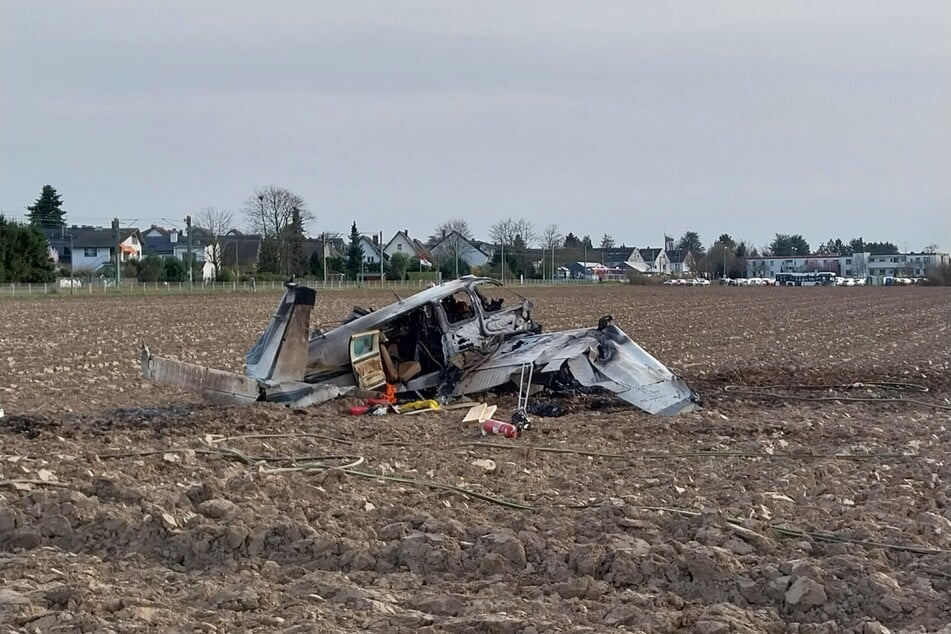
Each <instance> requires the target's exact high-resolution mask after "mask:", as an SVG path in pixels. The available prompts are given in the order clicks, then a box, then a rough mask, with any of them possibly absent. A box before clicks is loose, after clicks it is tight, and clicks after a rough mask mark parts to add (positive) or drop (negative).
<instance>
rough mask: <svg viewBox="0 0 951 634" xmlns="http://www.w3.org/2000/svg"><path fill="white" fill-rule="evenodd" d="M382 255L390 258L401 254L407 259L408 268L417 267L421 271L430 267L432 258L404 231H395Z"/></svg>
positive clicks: (421, 244) (419, 243) (423, 247)
mask: <svg viewBox="0 0 951 634" xmlns="http://www.w3.org/2000/svg"><path fill="white" fill-rule="evenodd" d="M383 253H384V255H385V256H386V257H387V258H391V257H393V256H394V255H396V254H397V253H402V254H403V255H405V256H406V257H408V258H409V261H410V268H413V269H415V268H416V267H417V266H418V267H419V268H421V269H424V268H426V269H428V268H430V267H432V265H433V264H432V259H433V256H432V255H431V254H430V253H429V251H428V250H427V249H426V247H425V246H423V243H422V242H420V241H419V240H416V239H415V238H411V237H410V235H409V232H408V231H407V230H406V229H403V230H402V231H397V232H396V233H395V234H394V235H393V237H392V238H390V241H389V242H387V243H386V246H384V247H383Z"/></svg>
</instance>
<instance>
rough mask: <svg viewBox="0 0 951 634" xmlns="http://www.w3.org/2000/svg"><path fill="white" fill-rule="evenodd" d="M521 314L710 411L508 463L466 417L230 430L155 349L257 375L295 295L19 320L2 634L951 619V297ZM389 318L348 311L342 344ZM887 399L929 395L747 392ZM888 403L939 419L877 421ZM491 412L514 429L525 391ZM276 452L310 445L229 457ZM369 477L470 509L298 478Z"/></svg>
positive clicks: (327, 411)
mask: <svg viewBox="0 0 951 634" xmlns="http://www.w3.org/2000/svg"><path fill="white" fill-rule="evenodd" d="M523 292H524V293H525V294H531V295H532V296H533V297H534V298H535V299H536V306H537V309H536V316H537V318H538V319H539V320H540V321H541V322H542V323H544V325H545V327H546V329H557V328H565V327H578V326H583V325H591V324H594V323H596V321H597V318H598V317H600V316H601V315H603V314H612V315H613V316H614V318H615V322H616V323H617V324H618V325H620V326H621V327H622V328H624V329H625V330H626V331H627V332H628V333H629V334H630V335H631V336H632V337H633V338H634V340H635V341H638V342H639V343H640V344H641V345H643V346H644V347H645V348H646V349H647V350H648V351H649V352H651V353H652V354H654V355H655V356H656V357H657V358H658V359H660V360H661V361H662V362H664V363H666V364H667V365H668V366H669V367H671V368H672V369H674V370H675V371H678V372H679V373H681V374H682V375H683V376H684V377H685V378H686V379H687V381H688V383H690V384H691V386H692V387H694V389H696V390H697V391H698V392H700V393H701V394H702V396H703V397H704V398H705V408H704V410H703V411H700V412H697V413H693V414H688V415H682V416H679V417H676V418H672V419H662V418H653V417H650V416H647V415H645V414H642V413H640V412H638V411H635V410H632V409H627V408H621V407H617V406H616V405H615V404H614V403H613V402H612V401H610V400H609V399H606V398H602V397H598V396H592V395H579V396H576V397H572V398H571V399H568V401H567V404H568V405H569V406H570V408H571V411H570V413H569V414H568V415H566V416H564V417H561V418H541V417H534V419H533V422H534V425H533V428H532V429H531V430H529V431H528V432H527V433H526V435H525V436H523V437H522V438H521V439H519V440H514V441H513V440H505V439H501V438H499V437H495V438H491V439H489V441H490V442H492V443H493V444H494V445H501V447H499V446H485V445H482V444H478V443H480V442H482V441H484V440H485V439H482V438H480V437H479V435H478V433H477V430H476V428H475V427H473V426H471V425H468V424H463V423H462V422H461V419H462V412H459V411H443V412H438V413H426V414H419V415H414V416H403V417H398V416H394V415H390V416H386V417H350V416H347V415H344V414H343V412H344V410H345V408H346V407H347V406H349V405H351V404H353V403H354V402H355V401H353V400H346V399H345V400H341V401H336V402H332V403H328V404H325V405H323V406H320V407H315V408H312V409H308V410H306V411H304V410H288V409H284V408H280V407H277V406H272V405H258V406H254V407H249V408H233V407H217V406H207V405H204V404H201V403H200V402H198V401H197V400H196V399H195V398H194V397H193V396H191V395H188V394H182V393H179V392H177V391H174V390H168V389H165V388H161V387H157V386H152V385H149V384H147V383H144V382H143V381H142V380H141V379H140V378H139V376H138V374H137V366H136V361H135V357H136V347H137V345H138V342H139V341H140V340H142V339H144V340H146V341H148V342H149V343H150V345H151V346H152V347H153V350H155V351H156V352H158V353H161V354H166V355H170V356H174V357H177V358H180V359H185V360H190V361H195V362H198V363H203V364H208V365H214V366H217V367H222V368H230V369H240V367H241V361H242V357H243V354H244V351H245V349H246V348H247V346H248V345H249V343H250V342H251V340H252V339H253V338H254V337H255V336H256V335H257V333H258V331H259V330H260V329H261V328H262V327H263V325H264V323H265V322H266V320H267V318H268V316H269V315H270V313H271V311H272V310H273V305H274V303H275V302H276V298H277V296H276V295H256V296H254V295H241V294H238V295H218V296H193V297H184V296H169V297H123V298H105V299H103V298H96V299H89V298H78V299H63V298H58V299H42V300H16V301H5V302H2V303H0V311H2V314H3V319H2V322H0V388H2V389H3V392H2V396H0V405H2V406H3V407H4V408H5V409H6V418H3V419H0V481H2V483H3V485H2V486H0V629H3V630H4V631H7V630H10V631H30V632H33V631H41V632H42V631H132V630H136V631H146V630H153V631H167V630H170V629H174V630H186V631H192V630H194V631H210V632H215V631H219V632H226V631H235V630H239V629H256V630H258V631H287V632H310V631H314V632H322V631H353V630H359V629H373V630H380V631H387V632H392V631H407V632H408V631H417V632H419V631H423V632H428V631H432V632H436V631H451V632H460V631H478V632H545V631H571V632H587V631H604V630H611V629H619V628H624V629H626V630H628V631H649V632H656V631H681V630H688V631H693V632H699V633H705V634H713V633H717V632H759V631H767V632H883V631H885V628H891V629H911V630H913V631H924V630H929V631H932V630H937V629H940V628H942V627H947V626H948V624H949V623H951V501H949V495H951V489H949V486H951V472H949V443H951V430H949V427H951V425H949V423H951V413H949V409H948V404H949V400H948V399H949V397H951V327H949V323H951V301H949V299H951V297H949V294H948V292H947V290H945V289H925V288H910V289H905V288H901V289H888V288H886V289H883V288H854V289H846V288H841V289H839V288H836V289H824V288H823V289H785V288H755V289H744V288H716V287H714V288H706V289H704V288H663V289H660V288H656V289H655V288H645V287H632V286H610V287H609V286H603V287H598V286H592V287H585V288H569V289H552V288H543V289H538V290H535V289H530V290H526V291H523ZM391 297H392V295H391V294H390V293H383V294H380V293H371V292H335V293H333V292H328V293H321V294H319V296H318V308H317V315H316V320H315V321H318V322H323V323H324V324H331V323H332V322H333V320H334V319H335V318H338V317H339V316H341V315H342V314H344V313H345V312H346V311H347V310H348V309H349V307H350V306H352V305H353V304H375V305H377V306H379V305H381V304H383V303H385V302H387V301H389V298H391ZM857 381H862V382H864V383H866V384H868V383H871V382H876V381H878V382H883V381H900V382H905V383H915V384H919V385H922V386H925V387H927V388H928V390H929V391H928V392H923V393H918V392H909V391H907V390H904V391H895V390H890V389H884V388H881V387H878V386H868V385H866V386H865V387H862V388H857V389H853V390H804V389H794V390H790V389H788V388H785V387H780V388H771V389H770V391H771V392H772V393H781V394H784V395H788V396H791V397H803V398H815V397H818V398H823V399H829V398H832V397H835V398H836V399H837V400H793V399H789V398H783V399H775V398H773V399H760V398H756V397H753V396H749V395H741V394H736V393H730V392H726V391H724V388H725V387H726V386H727V385H728V384H741V385H745V386H761V387H762V386H767V385H776V384H781V385H788V384H847V383H848V384H851V383H854V382H857ZM871 397H891V398H905V399H914V400H916V401H920V403H909V402H904V403H902V402H881V403H868V402H861V401H852V400H847V399H849V398H871ZM488 399H489V400H490V401H492V402H498V403H499V404H500V406H501V407H500V412H506V413H508V412H509V411H510V410H511V407H512V404H513V398H512V396H511V395H507V394H501V395H490V396H489V397H488ZM929 404H932V405H938V406H943V409H942V408H941V407H930V406H928V405H929ZM254 434H281V435H282V436H281V437H272V438H248V437H244V438H234V439H230V440H226V441H220V440H218V439H217V438H213V437H210V435H221V436H228V437H233V436H248V435H254ZM545 448H560V449H568V450H574V451H576V453H556V452H551V451H544V450H543V449H545ZM577 452H588V454H599V455H587V454H585V453H577ZM607 454H610V455H607ZM806 454H808V455H806ZM356 456H362V457H363V458H364V459H365V462H364V463H363V464H361V465H359V466H358V467H356V468H355V471H359V472H363V473H365V474H386V475H388V476H395V477H400V478H406V479H410V480H416V481H418V480H424V481H427V482H438V483H443V484H446V485H452V486H454V487H457V488H456V489H440V488H433V487H430V486H419V485H418V484H417V483H415V482H411V481H401V480H386V481H384V480H378V479H372V478H369V477H364V476H360V475H357V474H355V473H348V472H345V471H341V470H320V471H311V472H308V471H287V472H280V471H272V470H274V469H275V468H279V467H289V466H292V465H295V464H296V465H298V466H299V465H300V464H303V463H313V462H320V463H322V464H330V465H336V466H339V465H344V464H346V463H347V462H352V461H353V460H355V459H356V458H355V457H356ZM263 457H269V458H277V457H297V460H296V462H288V461H283V462H282V461H273V460H272V461H269V462H261V461H258V460H256V458H263ZM246 461H250V462H251V463H252V464H247V463H246ZM465 491H469V492H471V494H466V493H465ZM481 496H486V497H487V498H488V499H485V498H483V497H481ZM502 502H506V503H508V502H511V503H515V504H514V505H515V506H529V507H531V508H530V509H525V508H512V506H506V505H503V504H502ZM665 509H666V510H665ZM670 509H681V510H693V511H698V514H696V515H688V514H685V513H679V512H674V511H672V510H670ZM773 527H786V528H788V529H792V531H786V532H778V531H776V530H774V528H773ZM797 530H798V531H800V533H799V534H798V535H796V534H791V533H794V531H797ZM826 534H829V535H834V536H835V537H834V539H835V540H836V541H826V540H824V539H823V535H826ZM850 540H851V541H850ZM899 547H902V548H899ZM948 631H951V630H948Z"/></svg>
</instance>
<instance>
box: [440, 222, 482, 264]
mask: <svg viewBox="0 0 951 634" xmlns="http://www.w3.org/2000/svg"><path fill="white" fill-rule="evenodd" d="M486 244H487V243H480V242H478V241H476V240H469V239H468V238H466V237H465V236H463V235H462V234H461V233H459V232H458V231H451V232H449V233H447V234H445V235H443V236H442V237H441V238H440V239H439V240H438V241H437V242H436V244H434V245H433V248H432V249H430V252H431V253H432V254H433V257H434V258H436V259H437V260H443V259H447V258H453V257H455V256H456V255H458V257H459V259H460V260H462V261H463V262H465V263H466V264H468V265H469V266H470V267H473V266H482V265H484V264H485V263H486V262H488V261H489V259H490V258H491V257H492V249H491V248H489V247H486V246H485V245H486Z"/></svg>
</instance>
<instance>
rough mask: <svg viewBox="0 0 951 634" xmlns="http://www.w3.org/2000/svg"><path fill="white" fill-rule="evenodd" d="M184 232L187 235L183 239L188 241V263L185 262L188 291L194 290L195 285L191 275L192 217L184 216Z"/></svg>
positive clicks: (192, 268) (192, 267)
mask: <svg viewBox="0 0 951 634" xmlns="http://www.w3.org/2000/svg"><path fill="white" fill-rule="evenodd" d="M185 231H187V232H188V233H187V234H185V237H186V238H187V239H188V261H187V265H188V289H189V290H194V289H195V283H194V281H193V280H192V273H193V271H194V269H195V267H194V266H192V217H191V216H185Z"/></svg>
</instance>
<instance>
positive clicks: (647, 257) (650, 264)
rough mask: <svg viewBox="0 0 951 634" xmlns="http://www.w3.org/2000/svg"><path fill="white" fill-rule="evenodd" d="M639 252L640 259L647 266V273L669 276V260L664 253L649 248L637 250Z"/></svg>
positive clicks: (661, 250)
mask: <svg viewBox="0 0 951 634" xmlns="http://www.w3.org/2000/svg"><path fill="white" fill-rule="evenodd" d="M639 251H640V255H641V259H642V260H643V261H644V263H645V264H646V265H647V272H648V273H663V274H667V275H669V274H670V259H669V258H668V257H667V252H666V251H664V250H663V249H652V248H650V247H647V248H646V249H639Z"/></svg>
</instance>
